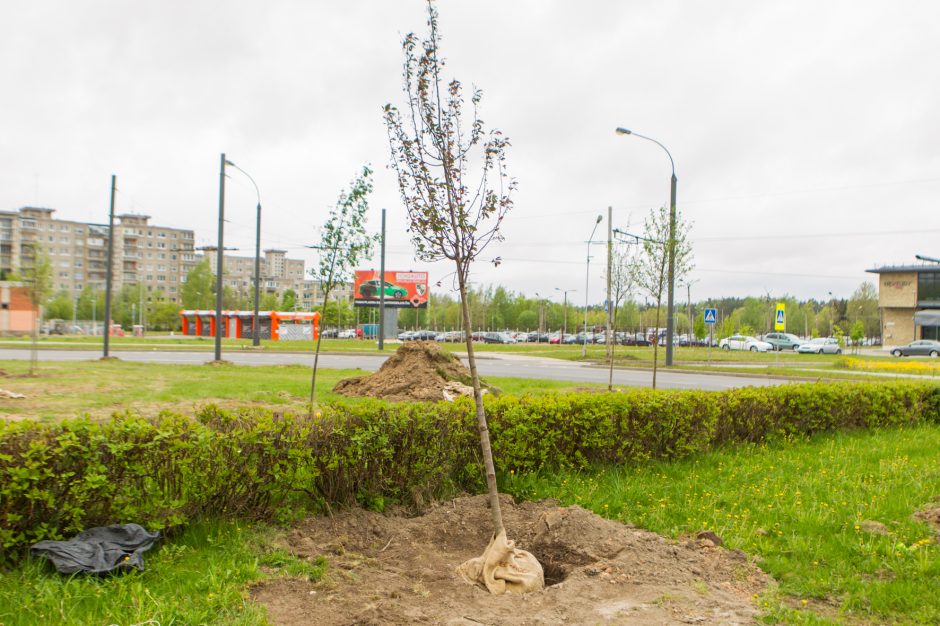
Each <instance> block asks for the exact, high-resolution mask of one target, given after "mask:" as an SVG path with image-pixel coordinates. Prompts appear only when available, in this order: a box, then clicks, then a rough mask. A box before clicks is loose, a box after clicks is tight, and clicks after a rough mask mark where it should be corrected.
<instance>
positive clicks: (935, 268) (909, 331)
mask: <svg viewBox="0 0 940 626" xmlns="http://www.w3.org/2000/svg"><path fill="white" fill-rule="evenodd" d="M866 271H867V272H869V273H872V274H878V308H879V310H880V311H881V332H882V338H883V342H884V345H885V346H886V347H887V346H898V345H904V344H907V343H910V342H911V341H915V340H917V339H936V340H940V265H938V264H933V265H926V264H925V265H888V266H884V267H878V268H874V269H870V270H866Z"/></svg>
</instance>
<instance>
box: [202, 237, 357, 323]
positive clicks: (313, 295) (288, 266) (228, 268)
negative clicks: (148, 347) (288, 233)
mask: <svg viewBox="0 0 940 626" xmlns="http://www.w3.org/2000/svg"><path fill="white" fill-rule="evenodd" d="M217 249H218V248H217V247H216V246H206V247H204V248H201V250H203V251H204V252H205V257H206V258H207V259H209V266H210V267H211V269H212V273H213V275H214V274H215V271H216V250H217ZM260 262H261V263H260V268H259V269H260V271H261V293H262V294H272V295H275V296H277V297H278V298H282V297H283V296H284V292H285V291H287V290H288V289H291V290H293V291H294V293H295V294H296V295H297V307H298V308H299V309H303V310H305V311H309V310H310V309H312V308H313V307H314V306H317V305H320V304H323V292H322V290H321V289H320V282H319V281H317V280H309V279H305V278H304V277H305V276H306V274H307V270H306V264H305V263H304V261H303V259H288V258H287V252H286V251H285V250H277V249H269V250H265V251H264V256H263V257H262V258H261V260H260ZM222 271H223V279H222V284H223V286H225V287H229V288H231V289H233V290H234V291H236V292H237V293H243V294H246V295H248V296H249V297H251V295H252V294H253V293H254V284H255V257H253V256H234V255H230V254H226V255H225V259H224V260H223V268H222ZM352 289H353V285H352V283H348V284H342V285H338V286H337V287H336V288H334V290H333V292H332V293H331V294H330V301H331V302H335V301H337V300H343V301H349V300H350V299H351V298H352Z"/></svg>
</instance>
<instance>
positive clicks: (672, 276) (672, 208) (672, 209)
mask: <svg viewBox="0 0 940 626" xmlns="http://www.w3.org/2000/svg"><path fill="white" fill-rule="evenodd" d="M616 132H617V134H618V135H633V136H635V137H639V138H640V139H646V140H647V141H652V142H653V143H655V144H656V145H657V146H659V147H660V148H662V149H663V150H665V152H666V156H668V157H669V165H670V166H671V167H672V179H671V181H670V185H669V189H670V193H669V246H668V247H669V250H668V254H669V290H668V295H667V298H666V300H667V307H668V313H667V314H666V365H672V344H673V338H672V334H673V330H674V329H675V323H676V320H675V314H674V311H673V308H674V304H675V287H676V163H675V161H673V160H672V154H670V153H669V150H668V149H666V146H664V145H663V144H661V143H659V142H658V141H656V140H655V139H653V138H652V137H647V136H645V135H641V134H639V133H635V132H633V131H631V130H628V129H626V128H618V129H617V130H616ZM657 332H658V331H657Z"/></svg>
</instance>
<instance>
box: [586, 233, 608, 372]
mask: <svg viewBox="0 0 940 626" xmlns="http://www.w3.org/2000/svg"><path fill="white" fill-rule="evenodd" d="M602 219H604V218H603V216H601V215H598V216H597V221H596V222H594V230H592V231H591V237H590V239H588V244H587V246H588V252H587V264H586V265H587V269H586V270H585V274H586V275H585V277H584V337H583V340H582V341H581V358H584V357H586V356H587V318H588V286H589V284H590V282H591V244H592V243H593V242H594V233H596V232H597V225H598V224H600V223H601V220H602Z"/></svg>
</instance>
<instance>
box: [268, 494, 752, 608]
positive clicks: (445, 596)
mask: <svg viewBox="0 0 940 626" xmlns="http://www.w3.org/2000/svg"><path fill="white" fill-rule="evenodd" d="M502 502H503V504H502V508H503V518H504V521H505V523H506V526H507V529H508V530H509V533H510V534H511V535H512V536H513V539H515V540H516V543H517V545H518V546H520V547H522V548H524V549H526V550H529V551H531V552H532V553H533V554H534V555H535V556H536V557H537V558H538V559H539V561H540V562H541V563H542V566H543V567H544V569H545V584H546V588H545V590H544V591H540V592H536V593H531V594H526V595H514V594H506V595H502V596H493V595H491V594H490V593H489V592H487V591H486V590H484V589H482V588H480V587H476V586H473V585H470V584H468V583H466V582H465V581H463V580H461V579H460V578H459V577H458V576H457V574H456V573H455V568H456V567H457V566H458V565H459V564H460V563H462V562H464V561H465V560H467V559H468V558H471V557H474V556H477V555H479V553H480V550H481V546H485V545H486V543H487V542H488V541H489V539H490V537H489V532H490V530H489V529H490V516H489V511H488V510H487V507H486V498H485V497H484V496H474V497H466V498H459V499H457V500H454V501H451V502H446V503H440V504H436V505H435V506H434V507H432V508H431V509H430V510H429V511H428V512H427V513H425V514H424V515H422V516H420V517H404V516H398V517H396V516H389V515H381V514H379V513H372V512H368V511H363V510H360V509H355V510H349V511H345V512H342V513H341V514H338V515H337V516H335V517H334V518H333V519H332V520H331V519H328V518H311V519H308V520H306V521H304V522H302V523H301V524H299V525H298V526H297V527H295V529H294V530H293V531H291V532H290V533H289V534H288V536H287V538H286V540H285V541H286V543H287V545H286V546H285V547H286V548H287V549H289V550H291V551H292V552H293V553H295V554H297V555H298V556H301V557H309V558H315V557H316V556H318V555H326V557H327V558H328V560H329V564H330V569H329V571H328V573H327V575H326V577H325V578H324V579H323V580H320V581H319V582H317V583H310V582H308V581H305V580H298V579H277V580H273V581H270V582H265V583H262V584H260V585H258V586H256V587H254V588H253V590H252V596H253V598H254V599H255V600H256V601H257V602H260V603H262V604H264V605H266V606H267V609H268V617H269V619H270V621H271V623H272V624H281V625H294V624H321V625H324V626H339V625H351V624H383V625H392V624H450V625H467V626H470V625H478V624H502V625H522V624H627V623H629V624H641V625H642V624H751V623H754V621H755V616H756V615H757V613H758V612H757V609H756V606H755V603H754V599H753V594H755V593H758V592H760V591H761V590H762V589H763V588H764V586H765V585H766V584H767V582H768V581H769V579H768V577H767V576H766V575H765V574H763V572H761V571H760V570H759V569H758V568H757V567H756V566H755V565H754V564H753V563H752V562H750V561H749V560H748V558H747V557H746V556H745V555H744V554H743V553H741V552H737V551H731V550H726V549H724V548H720V547H716V545H715V542H714V541H711V540H709V539H694V538H690V539H688V540H684V541H678V542H676V541H671V540H668V539H665V538H663V537H660V536H659V535H656V534H654V533H651V532H648V531H645V530H640V529H638V528H634V527H631V526H628V525H624V524H620V523H617V522H613V521H610V520H607V519H604V518H602V517H599V516H597V515H595V514H593V513H591V512H589V511H586V510H584V509H582V508H580V507H577V506H572V507H566V508H561V507H559V506H557V504H556V503H555V502H552V501H542V502H523V503H521V504H515V503H514V502H513V501H512V499H511V498H509V497H504V498H503V500H502Z"/></svg>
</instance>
